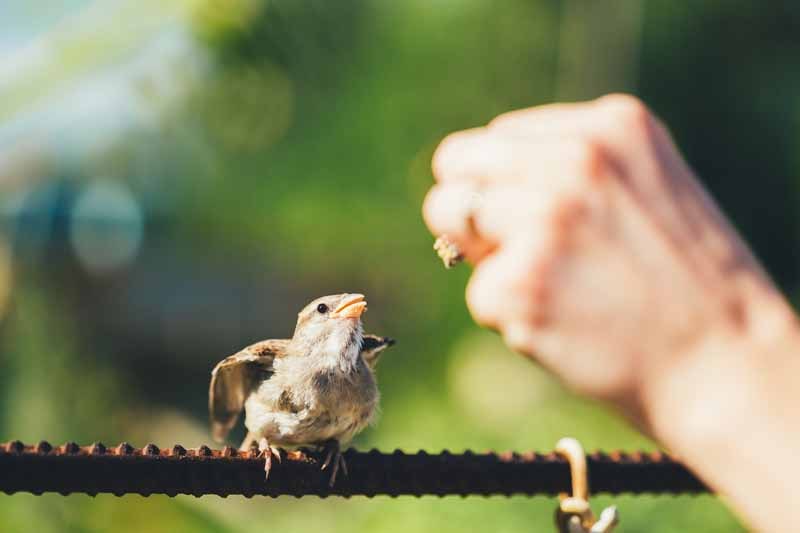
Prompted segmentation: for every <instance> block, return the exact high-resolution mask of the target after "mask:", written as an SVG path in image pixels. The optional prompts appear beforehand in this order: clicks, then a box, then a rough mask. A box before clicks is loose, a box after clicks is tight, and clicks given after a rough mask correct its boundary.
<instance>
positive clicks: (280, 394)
mask: <svg viewBox="0 0 800 533" xmlns="http://www.w3.org/2000/svg"><path fill="white" fill-rule="evenodd" d="M302 363H306V364H305V365H303V364H302ZM378 398H379V396H378V389H377V386H376V383H375V379H374V376H373V374H372V371H371V370H370V368H369V367H368V366H367V365H366V364H365V363H364V362H363V360H362V359H361V358H360V357H359V359H358V364H357V365H355V366H354V367H352V368H351V369H350V370H347V371H345V370H342V369H341V368H339V367H338V366H336V365H334V366H324V365H319V366H313V367H309V366H308V364H307V362H305V361H303V360H302V359H299V358H298V359H297V360H294V361H292V360H291V359H290V358H287V360H284V361H280V362H279V361H276V365H275V373H274V374H273V375H272V377H271V378H270V379H268V380H266V381H265V382H264V383H262V384H261V386H260V387H259V389H258V390H257V392H256V393H255V394H253V395H251V396H250V398H248V400H247V402H246V404H245V410H246V414H247V417H246V420H245V424H246V426H247V428H248V429H249V430H250V431H253V432H256V433H259V434H261V435H262V436H264V437H266V438H267V439H268V440H270V442H273V443H276V444H284V445H301V444H313V443H318V442H322V441H325V440H328V439H337V440H339V441H341V442H347V441H349V440H350V439H351V438H352V437H353V436H354V435H355V434H356V433H358V432H359V431H361V430H362V429H364V427H366V426H367V425H368V424H369V422H370V421H371V420H372V418H373V416H374V414H375V412H376V410H377V406H378Z"/></svg>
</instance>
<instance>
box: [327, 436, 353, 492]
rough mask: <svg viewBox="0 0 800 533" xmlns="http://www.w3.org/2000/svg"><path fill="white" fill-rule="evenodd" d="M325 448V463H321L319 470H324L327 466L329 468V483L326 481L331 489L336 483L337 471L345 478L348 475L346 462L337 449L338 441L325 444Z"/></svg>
mask: <svg viewBox="0 0 800 533" xmlns="http://www.w3.org/2000/svg"><path fill="white" fill-rule="evenodd" d="M325 448H326V449H327V450H328V452H327V454H326V455H325V461H323V463H322V468H321V469H320V470H325V469H326V468H328V467H329V466H330V467H331V478H330V481H328V486H329V487H333V485H334V484H335V483H336V476H337V474H338V473H339V469H341V470H342V472H343V473H344V475H345V476H347V475H349V474H348V472H347V462H345V460H344V456H343V455H342V451H341V449H340V448H339V441H336V440H331V441H329V442H327V443H326V444H325Z"/></svg>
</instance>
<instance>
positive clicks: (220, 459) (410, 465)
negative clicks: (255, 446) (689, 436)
mask: <svg viewBox="0 0 800 533" xmlns="http://www.w3.org/2000/svg"><path fill="white" fill-rule="evenodd" d="M344 457H345V460H346V461H347V466H348V471H349V475H346V476H345V475H342V474H341V473H340V475H339V477H338V479H337V480H336V484H335V486H334V487H333V488H329V487H328V473H327V472H326V471H321V470H320V464H321V462H320V461H321V454H319V453H317V452H315V451H310V450H304V453H302V454H298V456H297V457H291V456H288V457H284V458H283V460H282V462H280V463H278V462H273V467H272V471H271V472H270V476H269V480H265V479H264V468H263V467H264V462H263V460H261V459H258V458H257V457H256V456H255V454H254V452H252V451H250V452H238V451H237V450H235V449H233V448H230V447H225V448H224V449H222V450H212V449H210V448H209V447H207V446H201V447H200V448H197V449H193V450H187V449H185V448H184V447H182V446H180V445H175V446H173V447H172V448H166V449H159V448H158V447H157V446H155V445H154V444H148V445H147V446H145V447H144V448H141V449H136V448H133V447H132V446H130V445H129V444H127V443H122V444H120V445H119V446H117V447H115V448H107V447H106V446H104V445H103V444H100V443H96V444H93V445H91V446H83V447H81V446H78V445H77V444H75V443H67V444H64V445H62V446H58V447H54V446H51V445H50V444H49V443H47V442H40V443H39V444H36V445H33V446H25V445H24V444H22V443H21V442H19V441H14V442H9V443H5V444H0V491H2V492H5V493H8V494H13V493H15V492H32V493H34V494H41V493H43V492H58V493H60V494H65V495H66V494H71V493H86V494H91V495H95V494H99V493H110V494H116V495H117V496H121V495H123V494H141V495H144V496H148V495H150V494H167V495H169V496H175V495H176V494H193V495H195V496H202V495H205V494H216V495H218V496H228V495H244V496H247V497H252V496H254V495H265V496H273V497H274V496H279V495H283V494H287V495H293V496H298V497H299V496H304V495H317V496H322V497H325V496H329V495H337V496H345V497H348V496H355V495H363V496H369V497H372V496H375V495H380V494H383V495H389V496H401V495H413V496H423V495H437V496H445V495H461V496H467V495H482V496H491V495H505V496H510V495H513V494H525V495H536V494H549V495H553V494H557V493H559V492H566V491H569V490H570V476H569V468H568V466H567V464H566V462H565V461H564V460H563V459H561V458H559V457H557V456H556V455H554V454H552V453H551V454H546V455H545V454H539V453H534V452H528V453H519V454H518V453H511V452H508V453H486V454H476V453H472V452H469V451H467V452H465V453H462V454H453V453H450V452H447V451H444V452H442V453H439V454H428V453H426V452H424V451H420V452H417V453H415V454H406V453H403V452H401V451H399V450H397V451H395V452H393V453H389V454H386V453H381V452H379V451H377V450H371V451H369V452H357V451H355V450H352V449H351V450H348V451H347V452H345V453H344ZM588 465H589V476H590V483H591V490H592V492H594V493H602V492H605V493H612V494H618V493H623V492H627V493H635V494H641V493H686V492H688V493H699V492H706V491H707V490H708V489H707V488H706V487H705V486H704V485H703V483H702V482H700V481H699V480H698V479H697V478H696V477H694V476H693V475H692V474H691V473H690V472H689V471H688V470H687V469H686V468H685V467H684V466H683V465H681V464H680V463H677V462H675V461H674V460H672V459H671V458H670V457H669V456H667V455H666V454H662V453H659V452H652V453H641V452H639V453H622V452H614V453H610V454H604V453H600V452H598V453H593V454H590V455H589V456H588Z"/></svg>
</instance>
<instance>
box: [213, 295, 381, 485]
mask: <svg viewBox="0 0 800 533" xmlns="http://www.w3.org/2000/svg"><path fill="white" fill-rule="evenodd" d="M366 310H367V302H366V301H365V300H364V295H363V294H335V295H332V296H323V297H322V298H317V299H316V300H314V301H313V302H311V303H309V304H308V305H307V306H306V307H305V308H304V309H303V310H302V311H300V314H299V315H298V317H297V326H296V327H295V330H294V335H293V336H292V338H291V339H271V340H265V341H261V342H258V343H256V344H253V345H251V346H248V347H247V348H245V349H243V350H242V351H240V352H239V353H237V354H234V355H231V356H230V357H227V358H225V359H223V360H222V361H221V362H220V363H219V364H217V366H216V367H215V368H214V370H213V371H212V372H211V385H210V387H209V391H208V408H209V413H210V415H211V428H212V434H213V436H214V439H215V440H217V441H218V442H222V441H223V440H224V439H225V437H226V436H227V435H228V432H229V431H230V430H231V428H232V427H233V426H234V424H235V423H236V420H237V419H238V417H239V413H240V412H241V411H242V408H244V410H245V422H244V423H245V426H246V427H247V430H248V433H247V436H246V437H245V439H244V442H242V445H241V449H242V450H247V449H248V448H249V447H250V446H253V445H254V444H255V443H257V444H258V446H259V448H260V456H261V457H263V458H264V470H265V472H266V477H267V478H269V471H270V469H271V467H272V457H273V455H274V456H275V457H276V459H277V460H278V461H280V459H281V456H280V450H279V449H278V448H277V446H284V447H285V446H291V447H296V446H301V445H316V446H321V447H323V448H324V449H326V450H327V455H326V459H325V461H324V462H323V464H322V469H323V470H324V469H325V468H327V467H328V466H329V465H332V468H331V477H330V486H333V485H334V483H335V482H336V475H337V473H338V471H339V469H340V468H341V470H342V471H343V472H344V474H345V475H346V474H347V465H346V464H345V462H344V458H343V457H342V454H341V447H342V446H343V445H345V444H346V443H348V442H349V441H350V440H351V439H352V438H353V436H355V435H356V434H357V433H359V432H360V431H361V430H362V429H364V428H365V427H366V426H367V425H368V424H369V423H370V421H371V420H372V419H373V417H374V416H375V413H376V411H377V408H378V400H379V393H378V387H377V384H376V382H375V375H374V374H373V370H374V368H375V364H376V362H377V360H378V357H379V356H380V354H381V352H382V351H383V350H384V349H386V348H387V347H388V346H391V345H392V344H394V340H392V339H389V338H388V337H377V336H374V335H364V334H363V330H362V325H361V315H362V313H364V311H366Z"/></svg>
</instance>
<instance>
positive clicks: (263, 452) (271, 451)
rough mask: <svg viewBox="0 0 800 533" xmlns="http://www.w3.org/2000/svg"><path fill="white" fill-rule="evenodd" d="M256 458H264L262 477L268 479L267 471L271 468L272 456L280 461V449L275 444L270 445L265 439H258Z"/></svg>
mask: <svg viewBox="0 0 800 533" xmlns="http://www.w3.org/2000/svg"><path fill="white" fill-rule="evenodd" d="M258 449H259V452H258V458H259V459H264V479H265V480H268V479H269V472H270V470H272V458H273V457H275V459H276V460H277V461H278V462H279V463H280V462H281V450H280V448H277V447H275V446H272V445H270V443H269V442H268V441H267V439H261V440H259V441H258Z"/></svg>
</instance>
